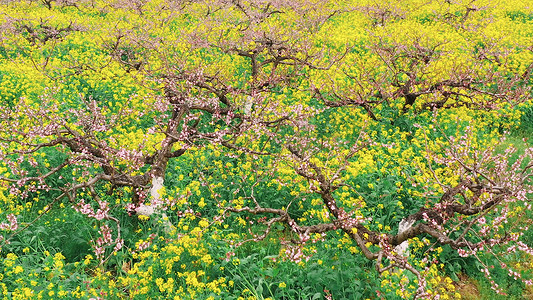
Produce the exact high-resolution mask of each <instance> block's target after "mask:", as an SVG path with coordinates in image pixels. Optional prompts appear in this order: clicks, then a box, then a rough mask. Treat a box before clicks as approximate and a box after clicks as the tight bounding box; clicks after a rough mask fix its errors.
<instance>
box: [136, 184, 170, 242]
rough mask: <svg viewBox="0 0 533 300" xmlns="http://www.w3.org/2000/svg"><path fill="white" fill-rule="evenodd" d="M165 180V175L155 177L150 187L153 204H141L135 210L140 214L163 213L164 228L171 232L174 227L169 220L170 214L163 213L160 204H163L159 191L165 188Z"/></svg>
mask: <svg viewBox="0 0 533 300" xmlns="http://www.w3.org/2000/svg"><path fill="white" fill-rule="evenodd" d="M164 182H165V180H164V179H163V177H154V178H153V179H152V188H151V189H150V196H151V199H150V201H151V204H150V205H146V204H141V205H140V206H139V207H137V209H135V212H136V213H137V215H140V216H148V217H150V216H152V215H153V214H160V215H161V222H162V224H163V229H164V230H165V232H167V233H168V232H170V231H171V230H172V228H173V225H172V223H171V222H170V221H169V220H168V216H167V215H166V214H165V213H162V211H161V209H160V206H161V204H162V199H161V194H160V193H159V191H160V190H161V189H162V188H163V185H164Z"/></svg>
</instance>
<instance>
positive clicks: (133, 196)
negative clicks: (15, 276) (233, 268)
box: [0, 0, 533, 298]
mask: <svg viewBox="0 0 533 300" xmlns="http://www.w3.org/2000/svg"><path fill="white" fill-rule="evenodd" d="M485 2H486V3H485ZM515 2H516V3H514V2H513V3H498V4H496V3H492V2H489V1H473V2H471V1H457V2H451V1H429V2H421V1H407V2H405V3H402V5H400V4H399V3H393V2H388V1H346V2H342V3H335V2H333V1H283V0H275V1H260V0H253V1H238V0H237V1H225V0H206V1H170V0H166V1H133V0H131V1H129V0H128V1H111V2H106V3H102V2H100V1H91V0H87V1H76V2H74V1H73V2H69V1H42V3H38V2H35V1H29V2H24V1H7V2H6V3H3V4H2V7H3V8H5V9H6V11H7V12H8V13H6V14H4V15H2V17H1V18H2V25H1V27H2V33H1V39H0V41H1V44H0V54H1V60H2V64H0V78H1V83H0V99H1V101H2V106H3V109H2V111H1V112H0V128H1V130H0V158H1V162H0V174H1V177H0V181H1V185H0V198H1V199H2V202H3V203H4V204H3V207H2V209H1V211H0V218H1V220H2V223H1V225H0V229H1V235H0V245H1V246H2V248H4V249H8V250H9V251H12V249H15V248H13V245H12V244H10V243H11V242H13V241H15V240H16V239H17V236H18V235H20V234H22V233H23V232H24V231H31V230H32V226H35V224H37V223H38V222H39V220H40V219H41V218H43V216H45V215H46V214H49V213H51V212H52V211H56V210H62V209H68V208H70V209H72V211H73V212H75V213H77V214H80V215H83V216H86V217H88V218H89V219H91V220H93V223H92V224H96V225H95V226H96V228H97V234H96V235H95V237H94V238H93V239H91V240H90V241H87V242H88V243H89V244H90V245H91V247H92V249H93V251H94V254H95V256H96V257H97V260H98V265H99V267H100V268H102V269H105V268H106V266H107V267H109V264H108V262H109V260H110V259H112V257H113V254H116V253H117V252H120V251H124V247H126V248H127V249H128V251H129V252H128V253H136V252H139V251H142V250H144V249H146V247H149V245H150V242H147V241H144V242H143V243H137V244H135V242H134V241H133V242H132V241H128V240H127V239H124V234H125V232H126V231H131V229H128V228H127V226H128V224H123V223H124V221H122V219H121V217H119V215H120V216H121V215H124V214H129V215H130V216H131V217H132V218H133V217H134V216H135V215H137V216H138V217H139V218H141V219H148V218H152V219H155V220H157V221H158V224H159V225H157V226H159V228H160V229H161V230H160V231H158V232H157V233H154V235H151V236H150V240H155V239H157V237H158V236H161V237H166V238H168V239H172V238H174V239H177V240H180V239H182V241H183V240H184V239H183V237H184V236H188V234H190V233H191V232H196V234H197V233H198V231H201V232H206V233H210V234H212V235H216V234H218V233H219V232H230V233H231V232H238V234H235V233H233V234H227V235H226V238H222V243H223V244H225V245H226V247H228V249H230V250H227V251H226V250H224V251H225V252H227V253H226V257H225V259H227V260H230V259H232V256H233V255H236V252H238V251H239V249H240V248H241V247H246V246H247V245H250V244H253V243H258V244H261V241H263V240H272V239H274V240H275V243H276V244H277V245H278V246H279V249H280V250H279V255H277V256H276V257H275V258H274V259H275V260H289V261H294V262H296V263H303V264H305V262H306V261H307V260H309V259H310V257H311V256H312V255H313V253H314V252H315V251H316V247H317V246H316V245H325V244H328V243H331V242H332V241H334V242H332V243H333V244H331V245H337V246H336V247H338V248H339V251H347V252H349V253H350V254H351V255H354V256H357V257H364V258H365V259H367V260H368V261H370V262H373V266H374V267H375V270H376V272H377V273H380V274H383V278H384V279H383V280H384V281H383V282H392V281H394V279H393V278H392V276H391V273H395V272H396V274H401V275H398V276H399V277H398V278H399V279H398V280H397V281H396V283H394V284H395V288H396V293H397V295H398V296H400V297H405V298H409V297H411V298H412V297H414V298H418V297H422V298H424V297H425V298H431V297H434V294H435V293H437V292H438V291H437V290H436V286H438V284H439V283H438V282H436V281H434V282H429V280H427V278H430V277H428V276H429V274H433V273H432V272H433V271H434V268H435V266H437V265H438V264H439V262H440V261H442V260H443V259H445V257H442V256H439V254H440V253H441V252H442V251H446V253H448V255H457V256H461V257H471V258H474V259H475V261H476V266H477V268H478V269H479V270H480V271H481V272H482V273H484V274H485V275H486V276H487V278H489V280H491V281H492V285H493V288H494V289H495V290H496V291H498V292H500V293H504V290H502V289H501V287H499V286H498V284H497V283H496V282H495V281H494V280H493V279H491V278H492V277H491V276H492V275H491V274H492V273H491V270H493V269H494V264H495V262H498V263H499V264H500V266H497V267H498V268H500V267H501V268H502V269H503V270H505V272H508V274H509V276H511V277H513V278H515V279H517V280H522V281H523V282H525V283H527V284H531V274H527V273H528V272H527V269H526V270H520V269H517V268H512V267H511V266H509V265H507V264H506V260H505V258H504V256H505V255H508V254H509V253H521V254H520V255H526V256H527V257H529V259H530V255H532V254H533V250H532V249H531V243H530V242H529V243H527V240H524V234H525V233H527V232H530V231H529V226H530V223H531V215H530V213H529V211H530V209H531V193H532V190H531V176H532V173H531V172H532V169H533V163H532V162H531V156H532V155H533V149H531V148H528V146H527V140H526V139H524V140H523V141H522V140H521V139H520V138H517V137H516V136H515V135H512V134H511V132H513V130H515V129H516V127H517V126H518V125H519V122H520V120H521V112H523V111H524V110H525V109H527V108H528V107H529V106H530V105H531V80H532V78H531V72H532V68H533V64H532V63H531V61H532V58H533V51H532V48H531V36H532V28H531V26H528V21H527V15H523V14H522V12H523V11H527V10H528V8H527V7H526V6H524V5H525V4H520V3H518V2H517V1H515ZM521 5H522V6H521ZM517 7H518V8H517ZM529 9H530V8H529ZM529 22H530V21H529ZM157 221H156V222H157ZM228 225H229V226H228ZM243 229H244V230H243ZM198 240H199V241H201V240H202V238H201V235H199V236H198ZM328 245H330V244H328ZM10 247H11V248H10ZM10 249H11V250H10ZM443 249H445V250H443ZM4 251H7V250H4ZM452 252H453V254H449V253H452ZM205 260H208V259H205ZM439 260H440V261H439ZM398 270H407V271H408V272H405V273H402V272H401V271H398ZM451 271H452V272H454V269H453V268H452V269H451ZM455 271H458V270H455ZM187 282H189V281H187ZM393 286H394V285H393ZM376 289H377V290H380V288H379V287H376ZM378 293H383V289H381V292H378ZM333 296H335V295H333Z"/></svg>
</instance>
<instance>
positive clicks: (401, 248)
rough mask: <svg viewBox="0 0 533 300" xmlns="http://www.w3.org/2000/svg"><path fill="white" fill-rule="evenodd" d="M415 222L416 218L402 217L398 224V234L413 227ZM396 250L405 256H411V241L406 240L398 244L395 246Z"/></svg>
mask: <svg viewBox="0 0 533 300" xmlns="http://www.w3.org/2000/svg"><path fill="white" fill-rule="evenodd" d="M414 223H415V221H414V220H410V221H408V220H406V219H402V220H401V221H400V224H399V225H398V234H401V233H403V232H405V231H406V230H409V228H411V227H412V226H413V224H414ZM394 251H396V253H398V254H399V255H401V256H404V257H405V256H409V242H408V241H404V242H403V243H401V244H399V245H398V246H396V247H395V248H394Z"/></svg>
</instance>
